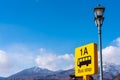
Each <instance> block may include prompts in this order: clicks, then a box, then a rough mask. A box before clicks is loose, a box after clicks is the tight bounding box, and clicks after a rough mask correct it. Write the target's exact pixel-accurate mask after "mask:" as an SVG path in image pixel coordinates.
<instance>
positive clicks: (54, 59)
mask: <svg viewBox="0 0 120 80" xmlns="http://www.w3.org/2000/svg"><path fill="white" fill-rule="evenodd" d="M35 61H36V63H37V65H38V66H39V67H41V68H47V69H49V70H53V71H56V70H66V69H70V68H73V65H74V57H73V55H72V54H64V55H55V54H52V53H48V52H45V53H42V54H40V55H39V56H37V58H36V59H35Z"/></svg>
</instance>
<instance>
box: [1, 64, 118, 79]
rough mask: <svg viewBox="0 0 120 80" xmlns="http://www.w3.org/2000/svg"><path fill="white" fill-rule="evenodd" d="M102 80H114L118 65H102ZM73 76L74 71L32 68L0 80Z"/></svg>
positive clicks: (96, 77) (67, 77) (96, 76)
mask: <svg viewBox="0 0 120 80" xmlns="http://www.w3.org/2000/svg"><path fill="white" fill-rule="evenodd" d="M103 71H104V76H103V78H104V80H114V78H115V77H116V76H117V75H120V65H116V64H113V63H104V64H103ZM71 74H72V75H74V69H70V70H61V71H50V70H48V69H42V68H39V67H32V68H29V69H25V70H22V71H20V72H18V73H16V74H14V75H12V76H10V77H8V78H0V80H48V79H49V80H69V75H71ZM94 79H95V80H99V76H98V75H94Z"/></svg>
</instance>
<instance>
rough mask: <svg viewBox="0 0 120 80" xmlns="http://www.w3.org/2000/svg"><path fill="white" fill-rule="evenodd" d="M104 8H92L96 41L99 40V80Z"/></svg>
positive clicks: (101, 72)
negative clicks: (96, 34) (96, 32)
mask: <svg viewBox="0 0 120 80" xmlns="http://www.w3.org/2000/svg"><path fill="white" fill-rule="evenodd" d="M104 11H105V8H104V7H102V6H101V5H100V4H99V5H98V6H96V7H95V8H94V13H95V18H94V21H95V24H96V26H97V28H98V40H99V51H100V52H99V57H100V80H103V66H102V36H101V34H102V33H101V27H102V24H103V21H104V17H103V13H104Z"/></svg>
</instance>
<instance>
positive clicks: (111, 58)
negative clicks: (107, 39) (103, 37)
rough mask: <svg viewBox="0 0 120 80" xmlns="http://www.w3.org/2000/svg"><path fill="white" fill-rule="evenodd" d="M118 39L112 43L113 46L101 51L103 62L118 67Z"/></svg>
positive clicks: (119, 57)
mask: <svg viewBox="0 0 120 80" xmlns="http://www.w3.org/2000/svg"><path fill="white" fill-rule="evenodd" d="M119 59H120V38H117V39H116V40H114V41H113V45H111V46H108V47H106V48H104V49H103V61H104V62H109V63H115V64H119V65H120V60H119Z"/></svg>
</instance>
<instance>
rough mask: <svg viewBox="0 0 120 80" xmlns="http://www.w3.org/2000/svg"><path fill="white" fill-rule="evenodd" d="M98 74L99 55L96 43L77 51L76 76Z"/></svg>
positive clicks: (79, 48)
mask: <svg viewBox="0 0 120 80" xmlns="http://www.w3.org/2000/svg"><path fill="white" fill-rule="evenodd" d="M96 73H98V54H97V45H96V44H95V43H91V44H87V45H84V46H81V47H78V48H76V49H75V76H76V77H80V76H85V75H92V74H96Z"/></svg>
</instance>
